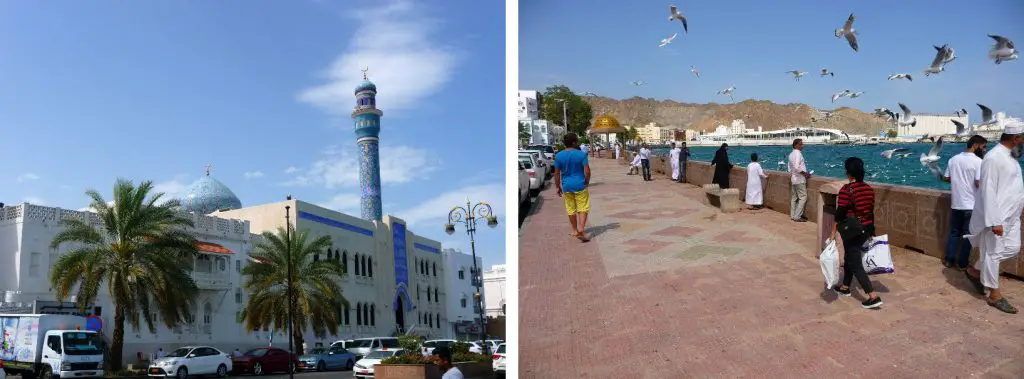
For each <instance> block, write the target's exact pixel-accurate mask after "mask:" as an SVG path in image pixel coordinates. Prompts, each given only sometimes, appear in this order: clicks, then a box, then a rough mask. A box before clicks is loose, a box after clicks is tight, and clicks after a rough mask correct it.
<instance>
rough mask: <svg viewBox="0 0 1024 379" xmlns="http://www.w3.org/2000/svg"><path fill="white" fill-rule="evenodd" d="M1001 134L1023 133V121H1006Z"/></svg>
mask: <svg viewBox="0 0 1024 379" xmlns="http://www.w3.org/2000/svg"><path fill="white" fill-rule="evenodd" d="M1003 134H1024V122H1021V121H1018V120H1014V121H1010V122H1008V123H1006V126H1004V127H1003Z"/></svg>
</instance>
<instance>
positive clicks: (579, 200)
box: [562, 189, 590, 216]
mask: <svg viewBox="0 0 1024 379" xmlns="http://www.w3.org/2000/svg"><path fill="white" fill-rule="evenodd" d="M562 197H563V198H565V212H566V214H568V215H570V216H572V215H574V214H577V213H586V212H590V192H588V190H587V189H584V190H582V191H580V192H565V193H562Z"/></svg>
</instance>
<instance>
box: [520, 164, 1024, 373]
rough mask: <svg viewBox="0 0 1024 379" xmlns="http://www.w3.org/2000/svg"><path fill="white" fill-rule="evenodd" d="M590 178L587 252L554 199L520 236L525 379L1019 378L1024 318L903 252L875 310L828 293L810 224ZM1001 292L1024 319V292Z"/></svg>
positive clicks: (688, 189) (616, 171)
mask: <svg viewBox="0 0 1024 379" xmlns="http://www.w3.org/2000/svg"><path fill="white" fill-rule="evenodd" d="M591 168H592V171H593V180H592V183H591V206H592V209H591V216H590V222H589V224H590V227H589V231H590V232H591V233H592V234H593V236H594V238H593V240H592V241H591V242H589V243H580V242H579V241H578V240H576V239H575V238H572V237H570V236H569V227H568V225H567V224H568V223H567V219H566V216H565V209H564V206H563V205H562V201H561V199H560V198H558V197H557V196H556V195H555V192H554V190H553V189H550V188H549V189H547V190H545V191H544V192H543V193H542V194H541V196H540V198H539V200H538V201H539V204H538V205H537V207H536V210H535V211H534V212H535V213H534V214H532V215H530V216H529V219H528V220H527V221H526V222H525V223H524V224H523V227H522V229H521V231H520V233H521V234H520V244H519V259H520V271H519V272H520V274H519V275H520V284H519V285H520V288H519V299H520V310H521V312H520V317H519V318H520V329H519V330H520V336H519V338H520V341H521V342H520V357H521V358H520V377H522V378H622V377H629V378H705V377H721V378H742V377H749V378H758V377H775V378H783V377H785V378H804V377H806V378H821V377H843V378H857V377H860V378H877V377H886V378H917V377H935V378H939V377H941V378H952V377H970V376H972V375H973V376H974V377H992V378H1021V377H1022V376H1024V343H1022V341H1024V315H1007V314H1004V313H1001V312H999V311H998V310H996V309H994V308H991V307H988V306H987V305H985V303H984V302H983V300H981V299H980V298H979V297H977V295H975V294H973V292H971V291H972V290H970V288H971V287H970V285H969V284H968V283H967V281H966V280H964V278H963V274H962V273H960V272H957V271H955V270H949V269H944V268H943V267H942V266H941V265H940V263H939V261H938V259H936V258H933V257H930V256H927V255H924V254H919V253H916V252H910V251H905V250H902V249H894V252H893V259H894V261H895V263H896V270H897V272H896V273H895V274H891V275H881V276H874V277H873V281H874V283H875V286H876V288H877V289H878V290H879V292H880V294H881V296H882V299H883V300H884V301H885V305H883V307H882V309H880V310H865V309H863V308H861V306H860V300H863V298H862V295H861V294H860V292H859V288H857V287H856V286H855V288H856V289H855V290H854V297H853V298H845V297H838V298H837V296H836V295H835V294H834V293H832V292H831V291H824V290H823V279H822V274H821V270H820V268H819V266H818V262H817V258H816V255H817V251H816V250H817V248H816V245H817V235H816V233H817V229H816V225H815V224H814V223H794V222H791V221H790V220H789V219H788V217H787V215H784V214H782V213H779V212H775V211H772V210H768V209H765V210H762V211H758V212H753V211H747V210H744V211H741V212H740V213H734V214H720V213H719V212H718V211H717V210H716V209H714V208H711V207H708V206H705V205H703V204H702V203H701V197H702V196H703V193H702V192H701V190H700V189H699V188H698V187H696V186H693V185H689V184H676V183H672V182H670V181H669V180H668V179H667V178H666V177H665V176H663V175H658V174H654V178H655V180H654V181H653V182H643V181H642V180H640V178H639V177H638V176H626V175H625V172H626V171H627V168H626V166H623V165H619V164H617V163H616V162H614V161H612V160H610V159H597V158H593V159H592V160H591ZM808 210H809V211H811V208H810V206H809V207H808ZM1002 283H1003V290H1004V293H1005V294H1006V296H1007V297H1008V298H1010V300H1011V301H1013V302H1014V303H1015V304H1018V305H1024V284H1022V283H1021V282H1020V281H1016V280H1013V279H1008V278H1004V279H1003V281H1002ZM858 299H860V300H858Z"/></svg>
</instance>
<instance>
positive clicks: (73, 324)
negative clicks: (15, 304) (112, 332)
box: [0, 314, 105, 379]
mask: <svg viewBox="0 0 1024 379" xmlns="http://www.w3.org/2000/svg"><path fill="white" fill-rule="evenodd" d="M0 337H2V338H3V340H2V341H0V342H2V345H0V348H2V349H0V360H2V361H3V362H4V365H3V370H4V371H5V372H7V373H8V374H13V375H21V377H22V378H24V379H35V378H39V379H52V378H65V379H67V378H102V377H103V375H104V372H103V352H104V350H105V349H104V346H105V342H104V341H103V338H102V336H101V335H100V334H99V333H97V332H94V331H91V330H86V318H85V317H81V316H68V315H38V314H0Z"/></svg>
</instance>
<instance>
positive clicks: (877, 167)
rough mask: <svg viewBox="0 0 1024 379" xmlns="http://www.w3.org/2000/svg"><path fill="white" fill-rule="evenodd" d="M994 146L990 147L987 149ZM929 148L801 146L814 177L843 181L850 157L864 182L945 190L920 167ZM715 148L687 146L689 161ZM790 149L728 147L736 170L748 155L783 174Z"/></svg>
mask: <svg viewBox="0 0 1024 379" xmlns="http://www.w3.org/2000/svg"><path fill="white" fill-rule="evenodd" d="M992 146H994V145H993V144H991V143H990V144H989V149H991V148H992ZM900 147H902V148H907V149H910V151H911V153H910V156H908V157H907V158H905V159H902V160H901V159H899V158H893V159H885V158H882V151H885V150H889V149H895V148H900ZM931 148H932V144H930V143H927V144H925V143H909V144H891V145H806V146H804V160H806V161H807V169H808V170H813V171H814V174H813V175H814V176H828V177H834V178H844V177H846V174H845V172H844V169H843V161H844V160H846V158H849V157H853V156H856V157H860V159H863V160H864V163H865V165H866V166H867V167H866V168H867V176H868V177H867V178H866V179H867V181H869V182H879V183H889V184H898V185H905V186H913V187H924V188H933V189H943V190H948V189H949V184H947V183H944V182H941V181H939V180H938V179H936V178H935V176H934V175H932V174H931V172H929V171H928V168H927V167H925V166H923V165H921V162H920V157H921V154H924V153H927V152H928V150H930V149H931ZM964 148H966V145H965V144H964V143H957V144H946V145H943V146H942V159H941V160H939V162H938V163H939V168H940V169H941V170H942V171H945V170H946V164H947V163H948V161H949V158H952V157H953V156H954V155H956V154H959V153H960V152H962V151H964ZM716 150H718V147H711V146H697V147H690V154H691V155H690V159H694V160H699V161H711V159H712V158H714V156H715V151H716ZM790 151H793V148H791V147H789V146H760V147H758V146H729V161H730V162H732V163H733V164H734V165H737V166H739V167H746V166H747V164H749V163H750V153H757V155H758V158H759V160H760V161H761V167H764V169H765V170H776V171H786V170H787V168H786V163H787V161H788V159H787V157H788V155H789V152H790ZM667 153H668V149H656V150H655V151H654V154H655V155H666V154H667Z"/></svg>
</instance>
